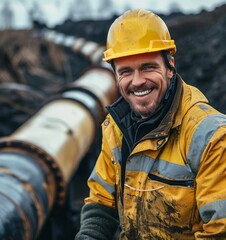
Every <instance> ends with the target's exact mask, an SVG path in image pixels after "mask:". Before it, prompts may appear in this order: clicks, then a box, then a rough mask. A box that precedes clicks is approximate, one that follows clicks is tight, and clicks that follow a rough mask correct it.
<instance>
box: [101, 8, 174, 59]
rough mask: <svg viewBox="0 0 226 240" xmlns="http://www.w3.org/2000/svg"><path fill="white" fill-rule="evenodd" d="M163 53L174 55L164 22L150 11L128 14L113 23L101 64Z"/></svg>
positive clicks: (172, 43)
mask: <svg viewBox="0 0 226 240" xmlns="http://www.w3.org/2000/svg"><path fill="white" fill-rule="evenodd" d="M162 50H167V51H169V52H170V54H171V55H173V54H174V53H175V52H176V45H175V43H174V40H172V39H171V37H170V33H169V30H168V28H167V26H166V24H165V22H164V21H163V20H162V19H161V18H160V17H159V16H157V15H156V14H154V13H153V12H151V11H147V10H143V9H138V10H130V11H127V12H125V13H124V14H123V15H122V16H120V17H118V18H117V19H116V20H115V21H114V22H113V23H112V25H111V27H110V29H109V31H108V36H107V46H106V51H105V52H104V58H103V61H106V62H110V61H111V60H112V59H115V58H120V57H125V56H129V55H135V54H140V53H146V52H157V51H162Z"/></svg>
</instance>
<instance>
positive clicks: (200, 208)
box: [75, 9, 226, 240]
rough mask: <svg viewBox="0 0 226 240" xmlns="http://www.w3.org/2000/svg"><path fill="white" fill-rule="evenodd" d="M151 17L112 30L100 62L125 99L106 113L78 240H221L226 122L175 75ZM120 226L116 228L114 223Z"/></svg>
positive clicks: (169, 44)
mask: <svg viewBox="0 0 226 240" xmlns="http://www.w3.org/2000/svg"><path fill="white" fill-rule="evenodd" d="M175 52H176V46H175V43H174V41H173V40H171V38H170V34H169V32H168V29H167V26H166V25H165V23H164V22H163V21H162V19H161V18H159V17H158V16H157V15H155V14H153V13H152V12H150V11H146V10H142V9H140V10H132V11H128V12H126V13H124V14H123V15H122V16H121V17H119V18H118V19H116V20H115V22H114V23H113V24H112V26H111V28H110V29H109V33H108V38H107V49H106V51H105V53H104V56H105V58H104V61H107V62H108V63H110V64H111V65H112V67H113V69H114V71H115V75H116V80H117V84H118V87H119V90H120V93H121V97H120V98H119V99H118V100H117V101H116V102H115V103H113V104H112V105H111V106H108V107H107V108H108V111H109V114H108V115H107V117H106V119H105V121H104V122H103V124H102V131H103V140H102V149H101V153H100V155H99V158H98V160H97V163H96V166H95V168H94V170H93V172H92V174H91V176H90V178H89V180H88V185H89V187H90V196H89V197H88V198H87V199H86V200H85V205H84V207H83V209H82V215H81V229H80V231H79V233H78V234H77V235H76V237H75V239H91V240H92V239H98V240H100V239H106V240H109V239H112V238H113V236H114V233H115V231H116V230H117V227H118V221H119V222H120V229H121V234H120V238H121V239H129V240H131V239H154V240H156V239H178V240H182V239H186V240H190V239H200V240H201V239H226V117H225V115H223V114H221V113H219V112H218V111H216V110H215V109H214V108H212V107H211V106H210V105H208V101H207V99H206V98H205V96H204V95H203V94H202V93H201V92H200V91H199V90H198V89H196V88H195V87H192V86H189V85H187V84H186V83H185V82H184V81H183V80H182V79H181V77H180V76H179V75H178V74H177V72H176V69H175V63H174V58H173V56H172V55H173V54H174V53H175ZM118 219H119V220H118Z"/></svg>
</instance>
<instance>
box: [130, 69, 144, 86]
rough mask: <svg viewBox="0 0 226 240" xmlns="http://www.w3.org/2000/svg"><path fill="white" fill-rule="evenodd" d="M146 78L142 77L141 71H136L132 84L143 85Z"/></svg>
mask: <svg viewBox="0 0 226 240" xmlns="http://www.w3.org/2000/svg"><path fill="white" fill-rule="evenodd" d="M145 82H146V80H145V79H144V78H143V77H142V74H141V73H140V72H139V71H134V74H133V80H132V84H133V85H134V86H136V87H138V86H141V85H143V84H144V83H145Z"/></svg>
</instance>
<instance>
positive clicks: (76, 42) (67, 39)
mask: <svg viewBox="0 0 226 240" xmlns="http://www.w3.org/2000/svg"><path fill="white" fill-rule="evenodd" d="M41 36H42V37H43V38H45V39H47V40H48V41H51V42H54V43H55V44H59V45H62V46H65V47H69V48H71V49H72V51H74V52H79V53H80V54H82V55H83V56H84V57H86V58H88V59H89V60H90V61H91V63H94V64H95V63H97V64H99V63H100V62H101V59H102V57H103V51H104V50H105V47H104V46H101V45H99V44H98V43H96V42H92V41H87V40H86V39H85V38H82V37H75V36H67V35H65V34H63V33H58V32H56V31H54V30H49V29H43V30H42V32H41Z"/></svg>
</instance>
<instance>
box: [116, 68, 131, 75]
mask: <svg viewBox="0 0 226 240" xmlns="http://www.w3.org/2000/svg"><path fill="white" fill-rule="evenodd" d="M130 72H131V71H130V70H128V69H125V70H123V71H121V72H120V73H119V75H120V76H127V75H129V74H130Z"/></svg>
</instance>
